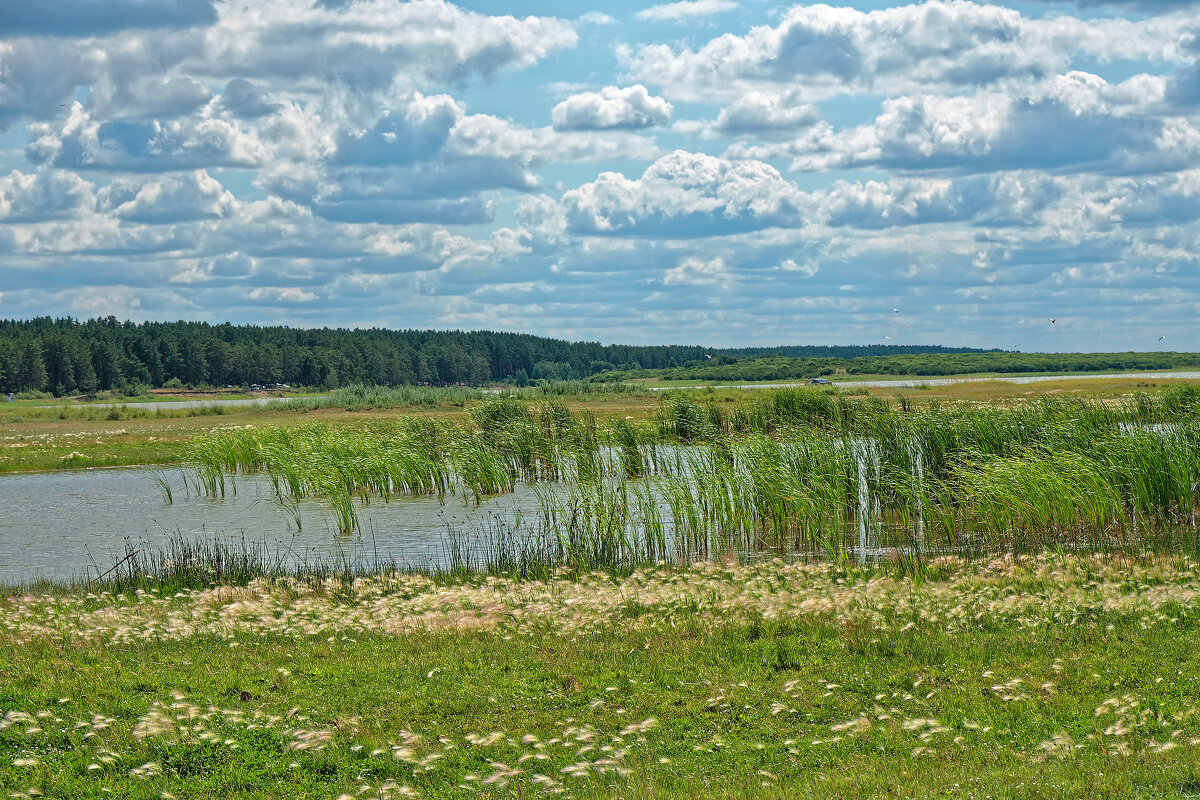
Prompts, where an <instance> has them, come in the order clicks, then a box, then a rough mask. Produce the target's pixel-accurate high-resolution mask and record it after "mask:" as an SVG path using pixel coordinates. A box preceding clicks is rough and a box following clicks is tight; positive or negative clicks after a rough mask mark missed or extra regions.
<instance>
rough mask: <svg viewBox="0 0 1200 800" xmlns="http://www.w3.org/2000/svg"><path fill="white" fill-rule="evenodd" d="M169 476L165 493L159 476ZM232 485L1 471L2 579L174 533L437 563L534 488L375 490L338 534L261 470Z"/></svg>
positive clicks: (325, 514) (329, 519) (527, 507)
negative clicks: (207, 487)
mask: <svg viewBox="0 0 1200 800" xmlns="http://www.w3.org/2000/svg"><path fill="white" fill-rule="evenodd" d="M156 475H162V476H163V477H164V478H165V479H166V481H167V483H168V485H169V486H170V488H171V494H172V497H173V500H174V502H173V503H170V504H169V503H167V502H166V499H165V496H164V493H163V491H162V489H161V488H160V487H159V485H158V483H157V482H156V480H155V476H156ZM236 488H237V492H236V494H235V493H233V491H232V487H230V489H231V491H228V492H227V493H226V496H225V498H224V499H223V500H222V499H210V498H206V497H201V496H198V495H197V493H196V491H195V489H194V488H192V489H190V490H189V488H188V487H187V486H186V485H185V480H184V473H183V472H182V471H181V470H179V469H169V470H166V471H164V472H158V471H156V470H152V469H144V468H129V469H103V470H81V471H73V472H43V473H34V474H24V475H21V474H18V475H0V585H6V584H7V585H11V584H18V583H25V582H29V581H31V580H34V579H37V578H52V579H59V580H67V579H71V578H79V577H84V575H85V573H89V574H90V576H92V577H94V576H95V575H96V571H95V567H96V566H98V567H99V568H100V570H101V571H103V570H105V569H107V568H108V567H110V566H112V564H113V562H114V560H115V559H116V558H119V557H120V556H121V555H123V554H124V552H125V545H126V542H128V543H129V544H131V545H133V546H135V547H141V546H147V545H149V546H154V545H159V544H163V543H165V542H166V541H167V540H169V539H170V538H173V537H177V536H182V537H184V538H187V539H197V538H200V539H207V540H211V539H227V540H232V541H240V540H241V539H242V538H243V537H244V538H245V539H246V541H247V542H250V543H257V544H264V545H266V546H267V549H268V551H269V552H270V553H271V554H272V556H274V555H275V554H276V553H279V554H282V555H284V556H285V557H286V559H287V560H291V561H303V560H304V559H307V560H308V561H309V562H313V561H320V562H325V563H328V562H334V563H341V562H342V560H343V559H348V560H350V561H351V562H374V561H375V560H376V557H378V560H379V561H382V562H385V563H386V562H395V563H397V564H401V565H407V566H413V567H427V566H429V565H431V564H443V563H445V561H446V558H447V544H448V532H449V531H451V530H453V531H455V532H456V535H457V536H458V537H459V539H460V541H465V542H467V543H468V544H470V542H471V541H472V540H477V539H479V538H480V537H484V538H486V536H487V535H488V531H489V530H491V529H492V526H494V525H496V524H497V523H501V524H506V525H512V524H515V522H516V519H517V517H518V516H519V515H521V514H527V515H530V517H532V516H533V515H536V513H537V511H538V508H539V505H538V500H537V497H536V495H535V494H534V493H533V491H532V490H530V489H528V488H525V487H519V488H518V491H517V492H515V493H513V494H508V495H502V496H500V497H498V498H496V499H493V500H491V501H488V502H485V503H483V504H482V505H480V506H479V507H475V506H474V505H467V504H464V503H463V500H462V498H461V497H455V496H447V497H446V500H445V503H444V504H443V503H441V502H439V501H438V499H437V498H436V497H397V498H393V499H392V500H391V501H390V502H387V503H385V502H383V500H382V499H378V498H377V499H374V500H372V501H371V503H370V505H367V506H364V507H361V508H360V509H359V517H360V520H361V527H362V531H361V533H356V534H354V535H352V536H339V535H338V534H337V527H336V525H335V523H334V521H333V516H332V514H331V512H330V511H329V509H328V507H327V506H326V505H325V504H324V503H322V502H321V501H319V500H306V501H301V502H300V503H299V504H298V505H297V506H296V507H295V509H294V511H296V512H298V513H299V517H300V526H301V527H300V530H297V529H296V522H295V517H294V514H293V511H292V510H289V509H288V508H285V507H284V506H283V505H281V504H280V502H279V501H278V500H277V499H276V498H275V493H274V490H273V489H272V487H271V482H270V480H269V479H268V478H266V477H265V476H260V475H244V476H238V477H237V480H236Z"/></svg>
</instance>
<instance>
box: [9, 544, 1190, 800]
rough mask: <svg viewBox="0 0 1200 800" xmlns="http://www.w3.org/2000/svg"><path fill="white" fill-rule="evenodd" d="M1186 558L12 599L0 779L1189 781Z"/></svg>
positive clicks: (899, 784)
mask: <svg viewBox="0 0 1200 800" xmlns="http://www.w3.org/2000/svg"><path fill="white" fill-rule="evenodd" d="M1198 597H1200V570H1198V568H1197V566H1196V562H1194V561H1188V560H1186V559H1182V558H1158V557H1142V558H1136V559H1125V558H1119V557H1114V556H1109V557H1091V558H1080V557H1072V556H1042V557H1037V558H1034V557H1029V558H1022V559H1012V558H1005V559H993V560H980V561H960V560H957V559H951V558H946V559H940V560H938V561H935V562H929V563H925V564H923V565H920V566H919V567H918V568H913V566H912V565H902V564H893V565H886V564H885V565H877V566H875V567H871V568H857V567H852V566H847V565H844V564H829V563H825V564H792V565H785V564H782V563H778V562H775V563H762V564H755V565H749V566H745V565H733V564H729V565H724V564H719V563H718V564H704V565H697V566H695V567H692V568H689V569H675V568H665V567H658V568H652V569H646V570H642V571H639V572H636V573H634V574H631V575H629V576H628V577H625V578H620V579H614V578H612V577H610V576H606V575H589V576H576V577H574V578H570V579H568V578H558V579H552V580H549V581H542V582H534V583H518V582H513V581H509V580H505V579H488V580H476V581H467V582H462V583H454V584H446V583H439V582H435V581H431V580H430V579H428V578H426V577H421V576H413V575H392V576H380V577H376V578H366V579H360V580H358V581H357V582H353V583H347V582H344V581H340V580H337V579H327V580H311V581H290V582H289V581H283V580H280V581H274V582H269V581H256V582H252V583H250V584H249V585H248V586H246V587H241V588H238V587H224V588H222V587H212V588H206V589H200V590H186V591H179V592H143V593H140V594H125V595H113V594H111V593H108V592H100V593H93V594H90V595H89V594H86V593H83V592H78V593H66V594H63V593H56V592H52V593H47V594H43V595H22V594H15V595H10V596H7V597H5V598H3V599H0V642H2V643H3V646H2V647H0V716H2V717H3V722H0V786H3V787H4V789H5V790H6V792H8V793H12V794H14V796H32V795H33V794H34V793H41V795H42V796H50V797H68V796H69V797H107V796H121V797H135V798H138V797H145V798H150V797H154V798H159V797H162V796H164V793H165V794H166V795H169V796H174V797H202V796H219V797H313V798H330V799H331V800H332V799H333V798H338V797H342V796H349V797H402V796H422V797H429V798H435V797H474V796H479V795H481V794H482V795H484V796H494V797H531V796H542V795H548V796H549V795H557V794H561V795H563V796H573V797H610V796H649V797H677V796H679V797H683V796H687V797H713V796H720V797H761V796H767V797H772V796H775V797H873V796H912V797H935V796H953V797H1012V798H1024V797H1038V798H1041V797H1122V798H1124V797H1179V796H1189V795H1192V794H1195V793H1196V792H1197V790H1198V788H1200V768H1198V767H1197V763H1198V760H1197V746H1198V744H1200V700H1197V697H1198V695H1200V693H1198V692H1197V684H1196V681H1197V679H1196V678H1195V676H1196V675H1197V674H1200V652H1198V651H1197V650H1196V648H1195V647H1194V646H1193V644H1194V641H1195V636H1196V634H1197V633H1200V630H1198V626H1197V617H1196V601H1197V598H1198Z"/></svg>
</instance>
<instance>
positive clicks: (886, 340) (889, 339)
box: [883, 336, 892, 342]
mask: <svg viewBox="0 0 1200 800" xmlns="http://www.w3.org/2000/svg"><path fill="white" fill-rule="evenodd" d="M883 340H884V341H885V342H890V341H891V340H892V337H890V336H885V337H883Z"/></svg>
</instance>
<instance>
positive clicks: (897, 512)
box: [193, 388, 1200, 563]
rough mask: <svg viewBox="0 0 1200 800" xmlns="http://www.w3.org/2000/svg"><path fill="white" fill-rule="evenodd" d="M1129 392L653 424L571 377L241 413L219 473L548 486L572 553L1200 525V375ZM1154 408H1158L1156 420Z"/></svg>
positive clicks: (823, 547)
mask: <svg viewBox="0 0 1200 800" xmlns="http://www.w3.org/2000/svg"><path fill="white" fill-rule="evenodd" d="M1173 392H1174V393H1173V394H1171V395H1170V396H1169V397H1166V396H1155V397H1152V398H1150V399H1145V398H1131V399H1130V400H1128V401H1126V402H1122V403H1112V402H1091V401H1086V400H1059V399H1048V400H1039V401H1034V402H1027V403H1020V404H1017V405H1014V406H998V405H992V406H966V405H955V406H940V405H937V404H932V403H931V404H919V405H918V404H899V405H897V406H893V405H891V404H889V403H887V402H885V401H883V400H880V399H877V398H869V397H857V396H846V395H839V394H836V393H829V392H823V391H817V390H812V389H807V388H799V389H785V390H779V391H774V392H762V393H756V394H753V395H749V396H748V397H747V398H746V399H745V400H744V401H742V402H740V403H736V404H734V406H733V408H732V409H730V408H725V407H723V406H722V405H720V404H718V403H717V402H716V400H715V399H714V397H713V396H712V395H711V394H706V393H699V392H692V393H688V392H671V393H668V394H667V396H666V397H665V398H664V399H663V400H662V402H661V405H660V408H659V411H658V414H657V416H656V419H655V421H654V422H653V424H651V425H649V426H646V425H639V424H637V423H635V422H633V421H631V420H628V419H619V420H615V421H613V422H610V423H607V424H605V425H600V424H598V423H597V422H596V420H595V419H594V418H593V417H591V416H590V415H588V414H586V413H585V414H573V413H572V412H571V411H570V410H569V409H568V408H567V407H566V406H565V405H564V404H562V403H561V402H560V401H558V400H557V399H555V398H551V399H549V400H542V401H540V402H539V401H529V400H523V399H521V398H518V397H498V398H491V399H488V400H485V401H483V402H481V403H479V404H478V405H476V406H474V407H473V408H472V409H471V412H470V418H469V421H468V422H466V423H465V424H458V425H451V424H446V423H438V422H434V421H431V420H429V419H420V420H416V419H405V418H398V419H395V420H391V421H381V422H373V423H369V424H360V425H357V426H354V427H338V426H331V425H327V424H323V423H313V424H306V425H301V426H296V427H281V428H263V429H258V428H238V429H232V430H227V431H220V432H216V433H213V434H210V435H209V436H207V437H204V438H203V439H201V440H200V441H199V442H198V444H197V446H196V449H195V451H194V456H193V461H194V473H195V480H196V483H197V484H198V486H200V487H201V489H202V490H203V491H204V492H207V493H208V494H210V495H216V494H220V493H223V492H224V491H225V487H226V483H227V479H228V478H229V477H230V476H232V475H234V474H236V473H239V472H265V473H267V474H268V475H270V476H271V480H272V484H273V486H274V487H275V491H276V493H277V494H278V495H279V497H280V498H281V499H284V498H286V499H288V500H290V501H292V502H294V501H296V500H298V499H300V498H304V497H321V498H324V499H326V500H327V501H328V502H329V503H330V505H331V507H332V508H333V510H334V513H335V516H336V518H337V520H338V526H339V528H340V529H341V530H343V531H346V532H349V531H352V530H354V529H356V528H357V525H358V522H357V512H356V508H357V507H358V506H360V505H362V504H365V503H369V502H371V501H372V500H373V499H377V498H378V499H382V500H384V501H386V500H387V499H388V498H389V497H391V496H392V495H397V494H401V495H432V496H437V497H439V498H444V497H445V496H446V495H447V494H458V495H461V496H462V497H463V498H464V499H465V500H466V501H468V502H472V501H473V502H475V503H479V502H481V501H482V500H483V499H484V498H486V497H489V496H492V495H496V494H500V493H503V492H509V491H512V490H514V489H515V488H516V487H517V486H518V485H520V484H543V485H546V486H550V487H556V488H554V489H553V490H547V493H545V494H544V495H543V502H542V512H541V518H542V520H541V521H542V524H543V525H544V527H545V530H546V531H547V534H546V535H547V537H548V541H550V542H551V543H552V546H553V550H554V553H555V558H556V559H562V560H566V561H570V562H572V563H596V562H603V561H604V560H605V559H614V560H616V561H620V562H623V563H624V562H629V561H630V560H631V559H645V558H668V557H669V558H678V559H682V560H690V559H692V558H708V557H713V556H715V555H719V554H721V553H724V552H726V551H730V550H732V551H735V552H738V553H747V554H752V553H759V552H775V553H790V552H800V551H803V552H825V553H840V552H844V551H851V550H855V549H858V550H860V551H861V552H862V554H864V555H866V554H867V551H868V549H870V550H871V551H872V552H880V551H881V550H882V549H888V548H891V549H896V548H899V549H900V550H903V551H917V552H920V551H921V550H922V549H930V550H944V549H948V548H949V549H955V550H959V549H962V548H979V549H987V550H995V549H997V548H1023V547H1032V546H1040V545H1045V544H1053V543H1057V544H1063V545H1070V546H1078V547H1089V546H1107V545H1113V544H1119V543H1121V542H1126V541H1130V540H1134V539H1138V538H1145V537H1163V536H1167V535H1168V531H1170V530H1172V529H1173V528H1176V527H1178V526H1188V527H1192V528H1194V527H1195V517H1196V514H1195V512H1196V508H1197V506H1198V505H1200V492H1198V486H1200V416H1198V413H1197V405H1196V404H1195V403H1193V402H1192V398H1193V397H1194V395H1193V394H1189V393H1188V392H1183V391H1178V390H1173ZM1147 420H1154V423H1153V426H1154V427H1149V428H1148V427H1143V426H1145V425H1146V424H1147V422H1146V421H1147Z"/></svg>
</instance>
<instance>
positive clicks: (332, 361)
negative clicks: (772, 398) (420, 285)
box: [0, 317, 964, 395]
mask: <svg viewBox="0 0 1200 800" xmlns="http://www.w3.org/2000/svg"><path fill="white" fill-rule="evenodd" d="M877 350H878V348H877V347H779V348H765V349H754V350H753V351H751V350H737V349H728V350H714V349H711V348H705V347H699V346H694V347H693V346H680V345H650V346H632V345H601V344H600V343H598V342H567V341H562V340H558V339H548V338H544V337H540V336H532V335H529V334H519V333H493V332H490V331H472V332H463V331H414V330H383V329H370V330H349V329H344V328H338V329H329V328H318V329H296V328H287V327H260V326H256V325H231V324H223V325H210V324H208V323H204V322H144V323H133V322H121V321H119V320H117V319H116V318H114V317H106V318H104V319H92V320H88V321H87V322H80V321H77V320H75V319H72V318H70V317H66V318H61V319H52V318H50V317H38V318H36V319H31V320H0V390H2V391H6V392H23V391H31V390H34V391H42V392H52V393H54V394H56V395H64V394H79V393H89V392H96V391H105V390H114V389H116V390H120V389H128V388H136V387H160V386H164V385H176V384H183V385H188V386H199V385H209V386H218V387H220V386H227V385H233V386H245V385H249V384H253V383H260V384H269V383H287V384H291V385H293V386H311V387H325V388H335V387H339V386H348V385H351V384H355V383H362V384H384V385H400V384H422V383H426V384H431V385H453V384H459V383H463V384H470V385H480V384H485V383H488V382H491V381H505V380H511V381H514V382H516V383H518V384H521V383H524V382H526V381H529V380H571V379H579V378H586V377H588V376H590V375H595V374H597V373H601V372H606V371H609V370H613V369H624V370H638V369H664V368H670V367H676V366H683V365H685V364H688V363H689V362H691V363H694V364H698V363H699V362H700V361H705V360H707V357H708V356H709V355H712V354H716V356H717V357H718V358H730V357H736V356H744V355H750V354H751V353H752V352H753V354H754V355H763V354H771V355H776V356H810V357H811V356H824V357H836V358H854V357H858V356H865V355H871V354H875V353H876V351H877ZM887 351H888V352H903V353H937V352H963V351H964V349H955V348H941V347H900V348H888V349H887Z"/></svg>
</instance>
